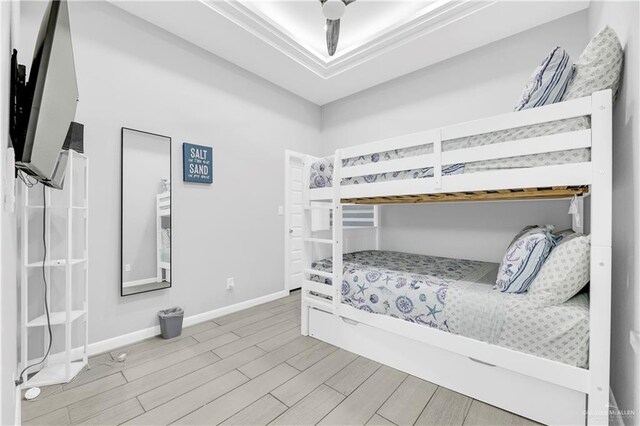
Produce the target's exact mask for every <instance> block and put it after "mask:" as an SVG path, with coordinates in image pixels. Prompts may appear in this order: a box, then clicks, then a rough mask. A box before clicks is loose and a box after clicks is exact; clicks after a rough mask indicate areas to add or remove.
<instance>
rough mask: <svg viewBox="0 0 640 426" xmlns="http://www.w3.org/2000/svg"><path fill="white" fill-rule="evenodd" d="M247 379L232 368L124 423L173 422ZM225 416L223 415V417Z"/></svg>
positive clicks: (150, 423)
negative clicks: (222, 374)
mask: <svg viewBox="0 0 640 426" xmlns="http://www.w3.org/2000/svg"><path fill="white" fill-rule="evenodd" d="M248 380H249V379H248V378H247V377H246V376H245V375H243V374H242V373H240V372H239V371H238V370H232V371H230V372H229V373H227V374H225V375H224V376H221V377H218V378H217V379H214V380H212V381H210V382H207V383H206V384H204V385H202V386H199V387H197V388H195V389H193V390H191V391H189V392H187V393H184V394H182V395H180V396H179V397H177V398H175V399H172V400H171V401H169V402H167V403H165V404H162V405H160V406H158V407H156V408H154V409H153V410H150V411H147V412H146V413H144V414H142V415H141V416H138V417H136V418H134V419H131V420H130V421H128V422H127V423H125V424H136V425H167V424H170V423H173V422H175V421H176V420H178V419H180V418H181V417H183V416H186V415H188V414H189V413H191V412H193V411H194V410H198V409H199V408H201V407H202V406H204V405H205V404H207V403H208V402H210V401H213V400H215V399H216V398H219V397H220V396H222V395H224V394H226V393H227V392H229V391H231V390H232V389H235V388H237V387H238V386H240V385H242V384H243V383H245V382H247V381H248ZM242 408H244V407H242ZM227 417H230V416H227ZM227 417H225V419H226V418H227ZM222 420H224V419H222ZM203 424H217V423H209V421H208V420H205V421H204V422H203Z"/></svg>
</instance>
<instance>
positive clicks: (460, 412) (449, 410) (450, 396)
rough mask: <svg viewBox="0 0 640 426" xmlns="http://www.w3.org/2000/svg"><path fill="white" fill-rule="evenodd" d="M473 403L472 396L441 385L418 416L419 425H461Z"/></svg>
mask: <svg viewBox="0 0 640 426" xmlns="http://www.w3.org/2000/svg"><path fill="white" fill-rule="evenodd" d="M470 405H471V398H468V397H466V396H464V395H461V394H459V393H457V392H454V391H451V390H449V389H445V388H442V387H439V388H438V390H436V392H435V393H434V394H433V397H432V398H431V400H430V401H429V403H428V404H427V406H426V407H425V408H424V411H422V414H420V417H418V420H417V421H416V424H417V425H452V426H455V425H461V424H463V422H464V418H465V416H466V415H467V410H468V409H469V406H470Z"/></svg>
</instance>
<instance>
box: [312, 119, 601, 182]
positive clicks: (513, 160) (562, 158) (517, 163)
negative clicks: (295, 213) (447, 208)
mask: <svg viewBox="0 0 640 426" xmlns="http://www.w3.org/2000/svg"><path fill="white" fill-rule="evenodd" d="M588 128H590V121H589V119H588V118H587V117H576V118H570V119H565V120H558V121H551V122H548V123H543V124H538V125H533V126H525V127H519V128H516V129H509V130H504V131H500V132H492V133H485V134H481V135H474V136H469V137H466V138H459V139H452V140H448V141H444V142H442V150H443V151H452V150H456V149H463V148H471V147H476V146H484V145H490V144H494V143H500V142H508V141H514V140H522V143H527V139H530V138H534V137H539V136H547V135H553V134H559V133H566V132H573V131H577V130H584V129H588ZM432 152H433V145H431V144H428V145H419V146H415V147H411V148H405V149H398V150H393V151H386V152H381V153H374V154H369V155H362V156H359V157H353V158H347V159H343V160H342V164H343V166H357V165H362V164H368V163H377V162H382V161H388V160H395V159H399V158H408V157H413V156H416V155H423V154H430V153H432ZM590 157H591V153H590V150H589V149H588V148H582V149H572V150H567V151H559V152H550V153H543V154H531V155H523V156H519V157H510V158H502V159H499V160H487V161H477V162H473V163H466V164H462V163H458V164H444V165H443V166H442V174H443V175H445V176H447V175H454V174H462V173H477V172H481V171H487V170H500V169H513V168H525V167H541V166H551V165H557V164H571V163H581V162H587V161H589V160H590ZM432 176H433V167H426V168H423V169H414V170H405V171H398V172H393V173H381V174H374V175H368V176H356V177H350V178H345V179H343V180H342V184H343V185H353V184H360V183H373V182H384V181H392V180H401V179H420V178H426V177H432ZM332 183H333V159H332V158H331V157H328V158H323V159H320V160H318V161H316V162H314V163H313V164H312V165H311V175H310V183H309V187H310V188H323V187H329V186H331V185H332Z"/></svg>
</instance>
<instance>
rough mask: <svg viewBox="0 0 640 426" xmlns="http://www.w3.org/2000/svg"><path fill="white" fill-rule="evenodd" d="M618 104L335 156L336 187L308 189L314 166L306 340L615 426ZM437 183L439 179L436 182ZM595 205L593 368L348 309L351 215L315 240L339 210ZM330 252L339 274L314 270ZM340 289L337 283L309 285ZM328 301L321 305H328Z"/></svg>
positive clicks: (601, 102) (540, 415) (529, 408)
mask: <svg viewBox="0 0 640 426" xmlns="http://www.w3.org/2000/svg"><path fill="white" fill-rule="evenodd" d="M575 117H588V118H589V119H590V126H589V127H590V128H588V129H582V130H575V131H569V132H563V133H560V134H552V135H546V136H538V137H534V138H530V139H527V140H526V141H525V140H511V141H503V142H500V143H490V144H487V145H484V146H474V147H468V148H463V149H453V150H443V143H446V142H447V141H451V140H454V139H458V138H465V137H473V136H477V135H483V134H487V133H490V132H499V131H505V130H509V129H516V128H521V127H524V126H533V125H540V124H542V123H548V122H554V121H558V120H566V119H572V118H575ZM611 120H612V95H611V91H610V90H606V91H601V92H597V93H594V94H593V95H591V96H588V97H584V98H580V99H575V100H571V101H568V102H562V103H556V104H553V105H548V106H544V107H540V108H535V109H529V110H524V111H520V112H514V113H508V114H503V115H499V116H494V117H489V118H485V119H481V120H477V121H472V122H468V123H462V124H457V125H453V126H447V127H443V128H439V129H435V130H431V131H426V132H420V133H415V134H410V135H406V136H401V137H397V138H392V139H387V140H382V141H378V142H373V143H368V144H364V145H358V146H353V147H349V148H344V149H338V150H337V151H336V152H335V156H334V157H333V171H332V179H333V185H332V186H331V187H323V188H310V186H309V184H308V182H309V179H310V177H311V166H312V164H314V162H317V161H318V160H319V159H318V158H314V157H311V156H308V157H307V158H306V159H305V162H304V169H303V170H304V176H303V183H304V185H303V212H304V223H303V241H304V242H305V244H304V250H303V262H304V265H305V266H304V279H303V285H302V326H301V330H302V334H303V335H310V336H313V337H315V338H318V339H320V340H323V341H326V342H329V343H331V344H334V345H336V346H339V347H342V348H344V349H347V350H349V351H352V352H355V353H358V354H360V355H362V356H365V357H368V358H371V359H374V360H376V361H378V362H381V363H384V364H387V365H389V366H392V367H394V368H397V369H399V370H402V371H405V372H407V373H410V374H413V375H415V376H418V377H421V378H423V379H425V380H428V381H431V382H433V383H436V384H439V385H442V386H444V387H447V388H449V389H452V390H454V391H457V392H460V393H463V394H465V395H468V396H470V397H473V398H476V399H479V400H481V401H484V402H486V403H489V404H491V405H494V406H498V407H501V408H503V409H506V410H509V411H511V412H514V413H517V414H520V415H522V416H524V417H528V418H531V419H533V420H536V421H539V422H543V423H547V424H563V425H566V424H585V423H586V424H589V425H592V424H607V423H608V407H609V406H608V403H609V356H610V355H609V353H610V347H609V346H610V325H611V320H610V306H611V203H612V156H611V152H612V147H611V138H612V136H611V132H612V129H611ZM424 144H430V145H431V147H432V148H431V149H430V151H429V153H426V154H425V153H424V152H423V151H422V152H420V151H417V152H419V153H418V154H417V155H413V156H411V155H409V156H404V157H403V158H397V159H389V160H387V161H378V162H369V163H364V164H358V165H349V162H348V161H345V162H344V163H343V161H342V159H352V158H358V157H360V158H362V157H363V156H367V155H371V154H373V153H381V152H389V151H394V150H401V149H407V148H412V147H417V146H421V145H424ZM576 149H586V150H590V156H587V158H586V160H585V159H583V160H581V161H579V162H575V161H574V162H571V163H566V164H564V163H563V164H554V165H547V166H534V167H516V168H510V169H498V170H488V171H481V172H476V173H468V174H467V173H465V174H452V175H445V174H443V165H444V166H446V165H451V164H469V163H472V162H478V161H492V160H503V159H506V158H510V157H516V156H524V155H531V154H545V153H553V152H560V151H567V150H576ZM427 167H432V168H433V172H432V173H433V175H432V176H431V177H422V178H419V179H400V180H383V181H377V182H371V183H368V182H366V181H362V182H361V183H360V184H358V185H347V184H341V182H343V179H345V178H353V177H356V176H367V175H379V174H382V173H393V172H402V171H407V170H414V169H421V168H422V169H424V168H427ZM430 173H431V172H430ZM587 194H588V195H589V196H590V203H591V209H590V234H591V266H590V268H591V271H590V275H591V284H590V290H589V293H590V294H589V314H588V316H589V323H590V329H589V361H588V368H579V367H576V366H572V365H568V364H563V363H561V362H558V361H554V360H550V359H546V358H541V357H538V356H534V355H531V354H528V353H524V352H519V351H516V350H513V349H508V348H505V347H501V346H497V345H494V344H489V343H486V342H483V341H480V340H474V339H471V338H468V337H464V336H460V335H456V334H451V333H446V332H443V331H440V330H438V329H435V328H430V327H427V326H424V325H419V324H414V323H411V322H407V321H404V320H402V319H398V318H393V317H390V316H386V315H378V314H372V313H369V312H366V311H362V310H359V309H356V308H354V307H353V306H351V305H348V304H346V303H343V300H342V294H341V284H342V282H343V226H342V225H343V224H342V215H341V214H333V218H334V221H333V227H332V237H331V238H319V237H317V236H316V235H315V234H314V233H313V231H312V219H311V217H312V214H311V213H312V211H314V210H316V209H328V210H330V211H333V212H334V213H338V212H340V211H341V209H342V206H343V205H344V204H346V203H350V204H352V203H355V204H358V203H363V204H385V203H412V202H428V201H487V200H518V199H532V198H570V197H573V196H575V195H578V196H579V200H580V204H581V203H582V199H583V198H584V196H586V195H587ZM315 244H320V245H323V244H324V245H329V246H330V247H332V259H333V268H332V271H331V272H327V271H320V272H319V271H318V270H316V269H312V268H311V263H312V261H316V260H318V259H314V258H313V256H312V252H313V246H314V245H315ZM314 276H315V277H317V276H320V277H324V278H329V279H331V282H332V285H326V284H323V283H319V282H317V281H314V280H312V277H314ZM323 296H324V297H323Z"/></svg>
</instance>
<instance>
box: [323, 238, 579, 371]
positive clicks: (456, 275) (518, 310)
mask: <svg viewBox="0 0 640 426" xmlns="http://www.w3.org/2000/svg"><path fill="white" fill-rule="evenodd" d="M498 266H499V265H498V264H496V263H489V262H479V261H473V260H464V259H449V258H444V257H436V256H423V255H417V254H409V253H401V252H393V251H379V250H368V251H360V252H354V253H347V254H345V255H344V260H343V269H344V275H343V282H342V300H343V302H344V303H347V304H349V305H351V306H353V307H354V308H357V309H361V310H364V311H367V312H371V313H375V314H382V315H389V316H392V317H395V318H400V319H403V320H405V321H409V322H413V323H417V324H421V325H424V326H427V327H432V328H437V329H439V330H442V331H445V332H449V333H453V334H459V335H462V336H466V337H470V338H474V339H477V340H482V341H485V342H488V343H492V344H496V345H499V346H502V347H506V348H510V349H514V350H517V351H521V352H525V353H529V354H533V355H536V356H539V357H542V358H547V359H551V360H554V361H559V362H563V363H565V364H569V365H573V366H576V367H582V368H586V367H587V365H588V346H589V298H588V295H587V294H579V295H577V296H575V297H573V298H572V299H571V300H569V301H568V302H566V303H564V304H561V305H556V306H541V305H540V303H539V302H534V301H533V300H531V299H529V298H528V297H527V295H526V294H510V293H502V292H500V291H496V290H493V285H494V284H495V279H496V275H497V270H498ZM312 268H314V269H317V270H322V271H326V272H330V271H331V270H332V260H331V258H327V259H322V260H320V261H317V262H314V263H313V264H312ZM311 279H312V280H314V281H317V282H323V283H326V284H331V279H330V278H322V277H320V276H317V275H316V276H312V277H311Z"/></svg>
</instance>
